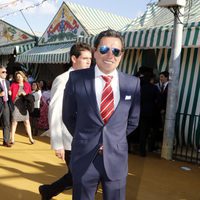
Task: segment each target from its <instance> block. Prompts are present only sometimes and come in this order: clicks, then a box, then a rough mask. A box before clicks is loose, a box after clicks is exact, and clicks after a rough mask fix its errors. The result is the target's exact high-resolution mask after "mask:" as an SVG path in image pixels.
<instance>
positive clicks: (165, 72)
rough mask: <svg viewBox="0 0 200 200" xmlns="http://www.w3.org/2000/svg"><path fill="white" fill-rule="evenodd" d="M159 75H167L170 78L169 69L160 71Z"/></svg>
mask: <svg viewBox="0 0 200 200" xmlns="http://www.w3.org/2000/svg"><path fill="white" fill-rule="evenodd" d="M159 75H163V76H165V77H166V78H169V72H168V71H163V72H160V74H159Z"/></svg>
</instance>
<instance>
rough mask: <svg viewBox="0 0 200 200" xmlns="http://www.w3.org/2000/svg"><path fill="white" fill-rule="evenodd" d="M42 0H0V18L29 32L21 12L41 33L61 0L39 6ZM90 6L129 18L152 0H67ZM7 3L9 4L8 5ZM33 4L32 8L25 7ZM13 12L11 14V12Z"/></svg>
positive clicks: (142, 10)
mask: <svg viewBox="0 0 200 200" xmlns="http://www.w3.org/2000/svg"><path fill="white" fill-rule="evenodd" d="M42 1H44V0H0V19H2V20H4V21H6V22H8V23H10V24H12V25H14V26H16V27H18V28H20V29H22V30H24V31H27V32H31V30H30V28H29V27H28V25H27V23H26V22H25V20H24V18H23V16H22V14H21V12H20V11H19V10H22V12H23V14H24V16H25V18H26V19H27V21H28V23H29V24H30V26H31V28H32V30H33V31H34V32H35V33H36V34H37V35H38V34H39V35H41V34H43V33H44V31H45V30H46V28H47V26H48V25H49V23H50V22H51V20H52V19H53V17H54V16H55V14H56V13H57V11H58V9H59V7H60V6H61V4H62V2H63V0H47V1H44V3H42V4H41V5H40V6H36V4H38V3H41V2H42ZM68 1H70V2H74V3H78V4H80V5H84V6H88V7H91V8H97V9H101V10H104V11H107V12H111V13H114V14H117V15H121V16H125V17H129V18H131V19H134V18H136V17H137V16H140V15H141V14H142V13H144V11H145V10H146V4H147V3H149V2H154V1H153V0H68ZM155 1H156V0H155ZM8 3H9V5H8ZM30 6H33V8H29V9H26V8H27V7H30ZM11 13H13V14H11Z"/></svg>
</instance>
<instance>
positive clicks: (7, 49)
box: [0, 41, 35, 55]
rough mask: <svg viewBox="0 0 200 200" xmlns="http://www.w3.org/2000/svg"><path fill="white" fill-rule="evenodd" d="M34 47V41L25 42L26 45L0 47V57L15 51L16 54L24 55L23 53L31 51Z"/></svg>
mask: <svg viewBox="0 0 200 200" xmlns="http://www.w3.org/2000/svg"><path fill="white" fill-rule="evenodd" d="M34 46H35V41H32V42H27V43H24V44H15V45H10V46H1V47H0V55H10V54H14V51H15V50H16V53H17V54H20V53H24V52H25V51H28V50H30V49H32V48H33V47H34Z"/></svg>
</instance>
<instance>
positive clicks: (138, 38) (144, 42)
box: [124, 26, 200, 49]
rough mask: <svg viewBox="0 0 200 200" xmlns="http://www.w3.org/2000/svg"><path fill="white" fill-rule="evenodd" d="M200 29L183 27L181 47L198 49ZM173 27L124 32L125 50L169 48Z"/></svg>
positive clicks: (197, 27) (199, 45)
mask: <svg viewBox="0 0 200 200" xmlns="http://www.w3.org/2000/svg"><path fill="white" fill-rule="evenodd" d="M199 30H200V27H199V26H193V27H191V26H190V27H184V29H183V40H182V46H183V47H185V48H191V47H200V31H199ZM172 33H173V27H172V26H169V27H157V28H152V29H141V30H136V31H130V32H125V33H124V37H125V44H126V48H143V49H144V48H171V46H172V35H173V34H172Z"/></svg>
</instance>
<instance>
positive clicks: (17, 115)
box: [10, 71, 35, 144]
mask: <svg viewBox="0 0 200 200" xmlns="http://www.w3.org/2000/svg"><path fill="white" fill-rule="evenodd" d="M14 79H15V81H14V82H13V83H12V84H11V86H10V90H11V97H12V101H13V102H14V111H13V115H12V126H11V144H14V143H15V132H16V128H17V124H18V122H20V121H23V122H24V126H25V129H26V133H27V134H28V137H29V142H30V144H34V143H35V141H34V140H33V137H32V132H31V125H30V121H29V112H28V108H26V106H25V103H24V97H25V96H26V95H28V94H31V92H32V91H31V85H30V83H28V82H27V77H26V75H25V74H24V72H22V71H16V72H15V76H14Z"/></svg>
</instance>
